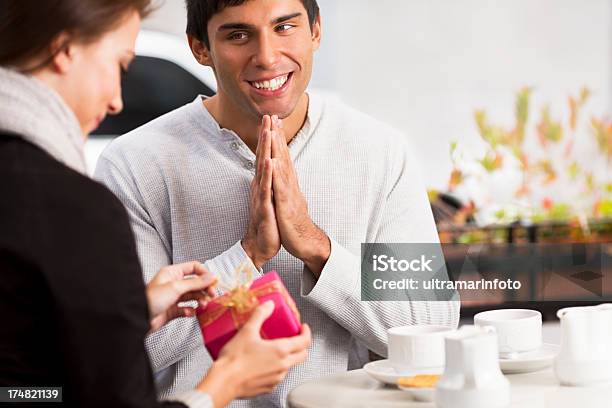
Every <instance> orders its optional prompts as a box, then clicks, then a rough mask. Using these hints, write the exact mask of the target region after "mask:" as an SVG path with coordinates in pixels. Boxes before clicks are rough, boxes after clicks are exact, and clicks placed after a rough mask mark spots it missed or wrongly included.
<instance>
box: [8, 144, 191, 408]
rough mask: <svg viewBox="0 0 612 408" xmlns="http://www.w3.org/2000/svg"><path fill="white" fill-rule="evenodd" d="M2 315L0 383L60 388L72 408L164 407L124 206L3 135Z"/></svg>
mask: <svg viewBox="0 0 612 408" xmlns="http://www.w3.org/2000/svg"><path fill="white" fill-rule="evenodd" d="M0 316H1V317H0V319H1V320H0V321H1V323H0V386H61V387H63V400H64V401H65V405H72V406H78V407H88V408H89V407H104V408H110V407H153V406H160V405H162V404H160V403H158V402H157V400H156V396H155V386H154V383H153V378H152V373H151V366H150V363H149V360H148V356H147V354H146V350H145V347H144V337H145V335H146V333H147V331H148V329H149V322H148V309H147V303H146V296H145V286H144V282H143V279H142V273H141V269H140V264H139V262H138V258H137V253H136V247H135V243H134V237H133V235H132V231H131V229H130V225H129V221H128V217H127V213H126V211H125V209H124V208H123V206H122V204H121V203H120V201H119V200H118V199H117V198H116V197H115V196H114V195H113V194H112V193H111V192H110V191H109V190H108V189H106V187H104V186H103V185H101V184H99V183H97V182H95V181H93V180H91V179H89V178H88V177H86V176H84V175H82V174H80V173H78V172H76V171H73V170H72V169H70V168H68V167H67V166H65V165H63V164H61V163H60V162H58V161H57V160H55V159H54V158H52V157H51V156H49V155H48V154H47V153H45V152H44V151H43V150H41V149H39V148H38V147H36V146H34V145H32V144H30V143H28V142H26V141H24V140H22V139H19V138H15V137H2V136H0ZM17 405H18V406H20V407H24V406H26V405H25V404H17ZM32 405H34V406H37V407H39V406H41V404H32ZM51 406H58V404H54V405H51ZM164 406H175V407H184V405H183V404H180V403H169V402H167V403H165V405H164Z"/></svg>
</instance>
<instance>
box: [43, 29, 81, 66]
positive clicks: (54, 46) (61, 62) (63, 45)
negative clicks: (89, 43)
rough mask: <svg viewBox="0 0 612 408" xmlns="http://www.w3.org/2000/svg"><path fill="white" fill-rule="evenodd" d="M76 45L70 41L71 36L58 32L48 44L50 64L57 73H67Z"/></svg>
mask: <svg viewBox="0 0 612 408" xmlns="http://www.w3.org/2000/svg"><path fill="white" fill-rule="evenodd" d="M75 47H76V45H75V44H74V43H73V42H72V39H71V36H70V35H69V34H68V33H66V32H63V33H60V34H59V35H58V36H57V37H55V39H53V41H51V44H50V45H49V52H50V53H51V55H52V58H51V66H52V68H53V70H54V71H56V72H57V73H59V74H65V73H67V72H68V71H69V70H70V68H71V67H72V62H73V60H74V52H75Z"/></svg>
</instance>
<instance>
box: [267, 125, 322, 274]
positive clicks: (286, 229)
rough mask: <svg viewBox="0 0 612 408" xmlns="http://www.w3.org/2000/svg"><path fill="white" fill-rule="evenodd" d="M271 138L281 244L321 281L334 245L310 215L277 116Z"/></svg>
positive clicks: (273, 184)
mask: <svg viewBox="0 0 612 408" xmlns="http://www.w3.org/2000/svg"><path fill="white" fill-rule="evenodd" d="M271 136H272V164H273V165H272V167H273V172H272V173H273V174H272V175H273V177H272V189H273V191H274V196H273V197H274V209H275V212H276V222H277V223H278V231H279V233H280V239H281V243H282V244H283V247H284V248H285V249H286V250H287V251H288V252H289V253H291V254H292V255H293V256H295V257H296V258H299V259H300V260H302V262H304V264H305V265H306V266H307V267H308V269H310V271H312V272H313V273H314V274H315V275H316V276H317V277H318V276H319V274H320V273H321V271H322V270H323V267H324V266H325V263H326V262H327V259H328V258H329V255H330V253H331V242H330V240H329V238H328V236H327V235H326V234H325V232H323V231H322V230H321V229H320V228H319V227H317V226H316V225H315V224H314V222H312V219H311V218H310V215H309V214H308V204H307V202H306V198H305V197H304V195H303V194H302V191H301V190H300V186H299V183H298V179H297V174H296V173H295V169H294V167H293V163H292V161H291V155H290V153H289V148H288V147H287V141H286V139H285V136H284V132H283V130H282V122H281V121H280V120H279V119H278V118H277V117H276V116H273V117H272V128H271Z"/></svg>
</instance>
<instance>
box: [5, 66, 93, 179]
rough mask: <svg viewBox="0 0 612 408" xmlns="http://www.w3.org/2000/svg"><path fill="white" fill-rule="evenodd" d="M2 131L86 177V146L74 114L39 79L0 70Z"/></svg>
mask: <svg viewBox="0 0 612 408" xmlns="http://www.w3.org/2000/svg"><path fill="white" fill-rule="evenodd" d="M0 130H1V131H3V132H4V133H9V134H12V135H14V136H17V137H20V138H22V139H23V140H25V141H27V142H30V143H32V144H34V145H36V146H38V147H39V148H41V149H43V150H44V151H45V152H47V153H48V154H50V155H51V156H52V157H54V158H55V159H56V160H58V161H60V162H62V163H64V164H65V165H67V166H68V167H71V168H72V169H74V170H76V171H78V172H80V173H83V174H86V166H85V155H84V145H85V138H84V137H83V134H82V132H81V128H80V126H79V123H78V120H77V118H76V116H75V115H74V112H72V110H71V109H70V108H69V107H68V106H67V105H66V103H65V102H64V100H63V99H62V98H61V96H60V95H59V94H58V93H57V92H55V91H54V90H53V89H51V88H50V87H48V86H47V85H45V84H44V83H43V82H41V81H40V80H38V79H36V78H34V77H32V76H28V75H23V74H20V73H19V72H17V71H15V70H12V69H7V68H3V67H0Z"/></svg>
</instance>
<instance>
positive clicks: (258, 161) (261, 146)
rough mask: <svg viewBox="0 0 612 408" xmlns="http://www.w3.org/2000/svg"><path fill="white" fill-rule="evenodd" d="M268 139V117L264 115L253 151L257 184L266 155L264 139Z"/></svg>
mask: <svg viewBox="0 0 612 408" xmlns="http://www.w3.org/2000/svg"><path fill="white" fill-rule="evenodd" d="M269 137H270V116H268V115H264V116H263V118H262V120H261V131H260V132H259V139H258V140H257V148H256V149H255V178H256V179H257V182H258V183H259V181H260V180H261V177H262V174H263V163H264V161H265V157H267V156H266V155H265V153H266V143H269V142H267V141H266V139H269Z"/></svg>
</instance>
